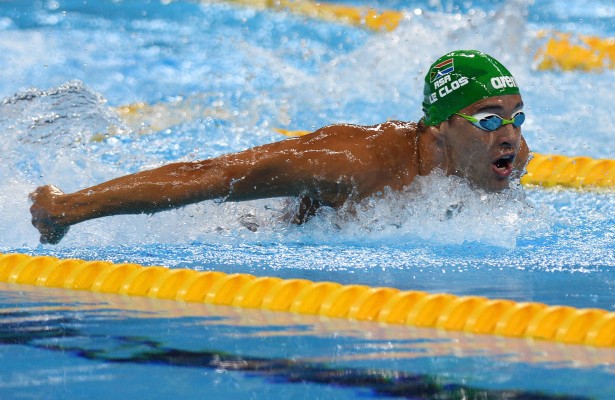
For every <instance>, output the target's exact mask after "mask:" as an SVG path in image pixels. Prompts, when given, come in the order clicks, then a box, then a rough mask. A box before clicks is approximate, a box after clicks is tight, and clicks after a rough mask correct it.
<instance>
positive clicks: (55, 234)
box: [39, 226, 69, 244]
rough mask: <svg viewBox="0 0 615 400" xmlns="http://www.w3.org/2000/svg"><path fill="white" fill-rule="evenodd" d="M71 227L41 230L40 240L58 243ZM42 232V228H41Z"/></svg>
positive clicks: (43, 242) (44, 242)
mask: <svg viewBox="0 0 615 400" xmlns="http://www.w3.org/2000/svg"><path fill="white" fill-rule="evenodd" d="M68 229H69V227H68V226H67V227H61V228H56V229H54V230H52V231H49V232H45V233H43V232H41V237H40V242H41V243H42V244H58V243H60V241H61V240H62V238H63V237H64V236H65V235H66V234H67V233H68ZM39 232H40V230H39Z"/></svg>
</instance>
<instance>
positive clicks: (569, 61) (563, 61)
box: [227, 0, 615, 71]
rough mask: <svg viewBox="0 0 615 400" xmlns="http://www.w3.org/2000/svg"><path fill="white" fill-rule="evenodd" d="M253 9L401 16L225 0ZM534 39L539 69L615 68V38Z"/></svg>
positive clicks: (333, 16)
mask: <svg viewBox="0 0 615 400" xmlns="http://www.w3.org/2000/svg"><path fill="white" fill-rule="evenodd" d="M227 2H229V3H235V4H240V5H243V6H249V7H253V8H257V9H273V10H276V11H286V12H290V13H293V14H297V15H302V16H306V17H308V18H314V19H320V20H323V21H330V22H338V23H343V24H348V25H351V26H358V27H364V28H367V29H371V30H374V31H378V32H382V31H386V32H390V31H393V30H395V29H396V28H397V27H398V26H399V24H400V23H401V21H402V20H403V19H404V12H403V11H398V10H385V11H376V10H374V9H373V8H369V7H353V6H348V5H341V4H334V3H326V2H324V3H317V2H314V1H310V0H227ZM537 38H538V39H543V40H544V39H546V43H545V44H544V47H542V48H540V49H538V51H537V52H536V54H535V60H536V62H537V68H538V69H539V70H548V69H556V70H563V71H571V70H582V71H594V70H603V69H614V68H615V38H600V37H596V36H584V35H572V34H570V33H561V32H547V31H541V32H540V33H539V34H538V37H537Z"/></svg>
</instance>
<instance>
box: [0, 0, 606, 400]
mask: <svg viewBox="0 0 615 400" xmlns="http://www.w3.org/2000/svg"><path fill="white" fill-rule="evenodd" d="M345 3H348V4H353V5H357V4H359V3H358V2H351V1H345ZM360 4H369V5H372V6H375V7H379V8H381V9H384V8H393V9H399V10H406V11H407V12H408V16H407V20H406V21H404V23H402V25H401V26H400V27H398V28H397V29H396V30H395V31H394V32H392V33H389V34H386V33H380V34H377V33H373V32H369V31H366V30H363V29H360V28H356V27H351V26H346V25H342V24H336V23H331V22H324V21H316V20H312V19H308V18H306V17H304V16H298V15H293V14H290V13H287V12H272V11H263V10H256V9H252V8H249V7H245V6H235V5H229V4H225V3H211V4H210V3H206V2H205V3H198V2H171V3H170V4H163V3H161V2H157V1H124V2H122V1H120V2H103V1H101V2H83V1H48V2H35V3H32V2H29V1H14V2H8V3H2V4H0V50H1V51H2V54H3V56H2V57H0V71H1V72H2V77H3V79H2V80H1V81H0V98H4V99H5V101H4V102H3V103H2V104H1V105H0V126H1V127H2V131H3V134H4V137H5V140H4V141H3V142H2V145H1V146H2V147H1V150H2V163H0V176H2V179H0V222H1V223H0V238H2V239H1V240H0V252H4V253H7V252H8V253H10V252H23V253H28V254H51V255H55V256H58V257H77V258H83V259H104V260H110V261H114V262H126V261H130V262H136V263H141V264H144V265H165V266H168V267H171V268H176V267H184V268H194V269H198V270H220V271H224V272H247V273H252V274H255V275H258V276H264V275H273V276H279V277H283V278H307V279H311V280H329V281H336V282H341V283H361V284H367V285H370V286H392V287H397V288H400V289H413V290H425V291H429V292H449V293H454V294H457V295H481V296H487V297H493V298H508V299H513V300H518V301H539V302H545V303H548V304H562V305H572V306H575V307H598V308H603V309H607V310H611V311H613V310H615V294H614V293H615V272H614V271H615V269H614V268H615V251H614V250H615V246H614V242H615V229H614V226H615V223H614V222H615V200H614V198H613V194H612V193H609V192H606V193H605V192H578V191H574V190H544V189H526V190H525V191H524V194H523V193H519V192H518V191H516V192H512V193H509V194H506V195H502V196H486V197H485V196H482V195H481V194H477V193H475V192H472V191H471V190H469V189H468V188H467V187H466V186H465V185H464V184H463V182H458V181H456V180H454V179H447V178H443V177H437V176H435V177H430V178H428V179H424V180H421V181H419V182H417V184H416V185H415V187H413V188H411V189H410V190H409V192H407V193H401V194H399V193H398V194H395V193H390V194H388V195H387V196H385V198H384V199H381V200H371V201H367V202H365V203H364V204H362V205H361V207H360V208H359V210H358V217H352V216H349V215H347V214H345V213H343V212H340V213H335V212H333V211H331V210H323V212H322V213H321V214H319V215H318V216H317V217H316V218H314V219H313V220H312V221H310V222H309V223H308V224H306V225H304V226H302V227H291V226H288V225H287V224H286V223H285V222H283V221H282V220H281V219H280V218H279V217H280V215H281V214H283V213H284V212H285V211H286V210H288V209H289V208H292V207H293V204H292V203H291V204H287V203H288V202H287V201H285V200H280V199H272V200H263V201H254V202H249V203H241V204H218V203H216V202H205V203H202V204H198V205H193V206H189V207H185V208H183V209H181V210H174V211H171V212H165V213H160V214H157V215H153V216H145V215H137V216H119V217H112V218H107V219H104V220H98V221H90V222H86V223H83V224H80V225H77V226H74V227H72V228H71V231H70V232H69V234H68V235H67V237H66V238H65V239H64V240H63V242H62V243H61V244H60V245H58V246H43V245H39V244H38V237H37V234H36V231H35V230H34V229H33V228H32V227H31V225H30V221H29V212H28V208H29V202H28V200H27V194H28V193H29V192H30V191H31V190H33V189H34V188H35V187H36V186H38V185H41V184H47V183H53V184H55V185H57V186H59V187H60V188H62V189H63V190H65V191H67V192H70V191H73V190H78V189H81V188H83V187H85V186H89V185H92V184H95V183H98V182H101V181H103V180H106V179H110V178H113V177H116V176H118V175H122V174H126V173H131V172H135V171H138V170H141V169H144V168H150V167H154V166H158V165H161V164H164V163H167V162H170V161H179V160H181V161H189V160H196V159H201V158H206V157H212V156H216V155H219V154H223V153H226V152H230V151H239V150H242V149H245V148H248V147H250V146H254V145H258V144H262V143H266V142H270V141H273V140H280V139H281V136H280V135H279V134H278V133H275V131H274V130H273V128H276V127H281V128H287V129H307V130H309V129H315V128H318V127H320V126H323V125H327V124H330V123H334V122H352V123H359V124H373V123H378V122H382V121H384V120H387V119H394V118H398V119H403V120H416V119H418V118H420V102H421V100H422V97H421V93H422V84H421V82H422V78H423V75H424V74H425V70H426V68H427V67H428V65H429V64H430V63H431V62H432V61H433V59H435V58H436V57H438V56H439V55H441V54H442V53H444V52H445V51H448V50H452V49H454V48H478V49H480V50H483V51H486V52H488V53H491V54H493V55H495V56H497V57H498V58H500V59H502V61H504V62H505V63H506V65H507V66H508V67H509V69H510V70H511V71H512V72H513V74H514V75H515V77H516V79H517V81H518V82H519V83H520V85H521V88H522V93H523V97H524V102H525V104H526V111H527V115H528V121H527V122H526V125H524V135H525V137H526V138H527V141H528V143H529V145H530V147H531V148H532V150H534V151H536V152H539V153H556V154H565V155H588V156H591V157H595V158H611V159H612V158H615V149H614V147H613V134H614V132H615V123H614V122H613V119H612V104H613V100H614V95H613V91H614V90H615V84H614V83H615V79H614V75H613V71H612V70H609V71H601V72H593V73H583V72H561V71H546V72H538V71H536V68H535V65H536V61H535V60H534V58H533V57H534V54H535V52H536V50H537V49H538V48H540V47H541V46H542V45H543V41H542V40H541V39H537V34H538V32H539V31H541V30H557V31H567V32H573V33H577V34H586V35H598V36H601V37H613V36H615V27H614V26H613V24H612V23H611V22H610V21H612V20H613V17H614V16H615V8H614V6H613V4H612V2H610V1H606V0H605V1H594V2H584V1H572V2H569V3H567V6H566V7H562V6H561V3H560V2H557V1H536V2H534V3H532V4H526V2H524V1H511V2H503V1H498V2H487V1H473V2H466V1H464V2H452V1H441V2H432V1H429V2H428V1H422V2H421V1H419V2H413V3H411V4H408V3H407V2H400V1H393V0H391V1H380V2H368V3H360ZM137 102H143V103H147V104H150V105H156V104H158V105H159V107H160V108H159V109H158V110H163V112H162V113H161V114H160V115H156V112H152V113H151V115H150V116H149V119H148V120H147V121H146V124H145V125H144V126H142V125H136V126H135V125H134V124H132V123H131V122H130V121H127V120H124V119H122V118H121V116H120V115H119V114H118V113H117V108H118V107H120V106H122V105H125V104H132V103H137ZM155 122H156V123H160V124H159V125H157V126H155V127H153V128H151V126H150V125H151V124H153V123H155ZM148 124H149V125H148ZM160 126H162V128H158V127H160ZM100 134H102V135H103V136H104V135H106V136H107V137H106V139H104V140H93V139H95V138H97V137H99V136H100ZM460 202H461V203H463V204H464V209H463V212H461V213H459V214H458V215H455V216H454V218H450V219H447V218H445V217H444V216H445V214H446V209H447V208H448V207H449V206H451V205H454V204H459V203H460ZM246 221H247V222H248V224H246ZM250 224H257V225H258V230H257V231H256V232H252V231H251V230H250V229H248V228H247V226H253V225H250ZM0 298H1V299H0V309H1V310H2V311H1V312H2V317H1V318H0V331H1V335H0V338H2V346H0V366H2V371H3V372H2V374H0V397H1V398H5V397H7V398H81V397H86V396H87V397H88V398H108V393H109V390H113V393H114V396H116V397H118V398H128V397H142V395H143V393H147V395H148V397H152V398H168V397H170V396H177V395H181V396H182V397H185V398H202V397H203V396H207V395H209V396H212V397H213V396H222V397H224V398H242V399H243V398H263V397H265V398H290V397H291V396H292V397H296V398H310V399H312V398H357V397H368V398H369V397H374V398H380V397H383V398H384V397H387V396H389V395H390V392H387V391H386V390H388V389H383V388H382V387H379V386H378V385H376V384H374V382H373V378H374V376H375V377H382V376H387V375H386V374H387V373H389V374H397V376H402V375H403V376H405V377H406V378H407V379H410V378H412V377H414V378H416V379H419V380H420V381H422V382H424V381H430V380H435V381H437V382H439V383H441V384H444V385H449V386H448V389H447V390H448V392H446V390H444V392H445V393H449V394H450V393H455V392H454V390H455V386H454V385H458V386H459V385H466V386H467V387H469V388H478V389H481V390H493V391H494V392H492V395H494V396H497V394H498V393H499V394H501V392H497V391H502V390H508V391H520V393H521V395H520V396H522V397H521V398H523V396H524V395H527V393H529V392H532V393H534V392H536V391H538V392H544V393H546V394H549V395H553V394H564V395H568V396H589V397H592V398H599V399H610V398H613V397H615V385H614V384H613V382H614V381H615V380H614V379H613V378H614V375H615V369H614V367H613V366H614V365H615V353H614V352H613V351H612V350H605V349H594V348H589V347H584V346H566V345H561V344H553V343H543V342H540V341H530V340H511V339H504V338H497V337H486V336H472V335H466V334H460V333H450V332H441V331H435V330H425V329H412V328H407V327H388V326H380V325H377V324H369V323H356V322H352V321H340V320H328V319H324V318H313V317H305V316H295V315H286V314H280V313H277V314H276V313H269V312H259V311H253V310H250V311H248V310H237V309H233V308H225V307H210V306H205V305H194V304H191V305H186V304H181V303H179V304H178V303H176V302H165V301H153V300H148V299H133V298H125V297H122V296H103V295H97V294H92V293H67V292H66V291H60V290H45V289H40V288H28V287H23V286H11V285H2V286H1V287H0ZM182 351H183V352H187V351H189V352H193V353H197V354H198V355H194V354H192V353H191V355H190V356H189V355H187V354H185V353H182V357H183V358H181V360H180V359H179V358H175V360H176V361H175V363H174V364H172V363H169V362H168V359H169V357H170V356H171V355H176V356H177V354H178V352H182ZM221 356H222V357H223V358H224V357H235V359H240V358H243V359H244V361H245V359H248V360H249V361H246V362H243V363H242V362H239V361H238V364H233V367H231V366H229V365H228V364H223V366H222V367H221V366H220V365H218V364H215V363H214V364H211V363H208V361H207V360H209V361H211V360H212V359H213V358H215V357H218V359H219V358H220V357H221ZM165 357H166V358H165ZM191 357H192V358H191ZM195 357H196V358H198V359H199V360H200V361H199V362H195V361H194V358H195ZM187 359H190V360H192V361H190V362H188V361H186V360H187ZM165 360H166V361H165ZM182 360H183V361H182ZM289 360H291V361H297V362H298V363H297V364H296V365H295V364H293V365H289ZM257 362H258V363H265V364H266V365H268V366H269V371H273V372H270V373H263V372H262V371H258V372H257V371H255V370H252V369H250V368H251V367H250V366H251V365H253V364H254V363H257ZM251 363H252V364H251ZM275 363H278V364H275ZM239 364H240V365H239ZM274 364H275V365H274ZM237 365H239V367H237ZM280 365H283V367H280ZM233 368H235V369H236V370H233ZM315 370H317V371H321V372H322V375H324V376H326V378H322V379H320V380H318V378H317V374H315V372H314V371H315ZM339 371H344V373H345V376H347V377H349V378H348V379H349V380H350V378H352V382H353V384H349V382H348V381H343V380H342V378H340V376H339V374H338V375H336V373H337V372H339ZM404 374H406V375H404ZM297 376H298V377H299V378H300V379H298V378H297V379H298V380H300V381H301V382H303V383H296V382H294V381H293V378H292V377H295V378H296V377H297ZM152 377H155V379H152ZM389 381H391V380H390V379H389ZM342 382H346V383H345V384H342ZM357 382H363V384H359V383H357ZM389 384H390V385H389V386H386V387H387V388H389V389H390V387H395V385H394V382H393V383H391V382H389ZM391 385H392V386H391ZM400 385H401V383H399V382H398V386H397V387H398V388H399V386H400ZM451 385H452V386H451ZM110 388H112V389H110ZM50 393H51V394H50ZM408 393H412V392H406V394H407V395H408Z"/></svg>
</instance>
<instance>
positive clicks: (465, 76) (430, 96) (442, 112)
mask: <svg viewBox="0 0 615 400" xmlns="http://www.w3.org/2000/svg"><path fill="white" fill-rule="evenodd" d="M423 94H424V96H425V98H424V100H423V112H424V113H425V125H438V124H439V123H440V122H442V121H446V120H447V119H448V118H449V117H450V116H451V115H453V114H454V113H456V112H458V111H459V110H461V109H462V108H465V107H467V106H469V105H470V104H473V103H476V102H477V101H479V100H482V99H486V98H488V97H494V96H502V95H506V94H519V88H518V87H517V82H516V81H515V78H513V76H512V74H511V73H510V72H509V71H508V70H507V69H506V67H504V66H503V65H502V64H501V63H500V62H499V61H498V60H496V59H495V58H493V57H491V56H489V55H487V54H485V53H482V52H480V51H476V50H457V51H453V52H451V53H448V54H445V55H444V56H442V57H440V58H438V59H437V60H436V62H434V63H433V64H432V65H431V67H430V68H429V72H427V75H426V76H425V89H424V90H423Z"/></svg>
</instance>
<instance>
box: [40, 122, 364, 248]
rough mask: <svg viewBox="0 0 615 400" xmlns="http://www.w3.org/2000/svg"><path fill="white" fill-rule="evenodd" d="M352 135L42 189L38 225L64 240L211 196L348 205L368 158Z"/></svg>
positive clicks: (49, 238) (53, 239) (44, 235)
mask: <svg viewBox="0 0 615 400" xmlns="http://www.w3.org/2000/svg"><path fill="white" fill-rule="evenodd" d="M347 128H348V127H346V126H344V128H342V130H346V129H347ZM331 129H333V130H335V128H329V130H331ZM348 129H350V128H348ZM357 129H358V128H357ZM345 133H347V132H345ZM350 136H352V135H350ZM348 139H349V137H348V136H347V135H346V134H344V135H343V136H340V135H335V134H334V135H330V134H327V133H326V132H324V133H323V131H321V132H320V133H318V132H317V133H314V134H312V135H308V136H304V137H301V138H296V139H288V140H284V141H281V142H275V143H271V144H267V145H264V146H260V147H256V148H253V149H249V150H246V151H243V152H240V153H235V154H228V155H224V156H221V157H217V158H214V159H210V160H204V161H198V162H184V163H174V164H169V165H165V166H163V167H160V168H156V169H152V170H148V171H143V172H139V173H136V174H132V175H127V176H123V177H120V178H117V179H113V180H110V181H108V182H105V183H102V184H99V185H96V186H93V187H90V188H87V189H84V190H81V191H78V192H75V193H71V194H64V193H62V192H61V191H60V190H59V189H57V188H54V187H53V186H43V187H40V188H38V189H36V191H35V192H34V193H32V194H31V196H30V197H31V199H32V201H33V204H32V207H31V209H30V211H31V213H32V224H33V225H34V226H35V227H36V228H37V229H38V230H39V232H40V233H41V242H42V243H57V242H59V241H60V240H61V239H62V237H63V236H64V235H65V234H66V232H67V231H68V227H69V226H71V225H74V224H77V223H79V222H83V221H86V220H90V219H94V218H100V217H105V216H110V215H118V214H140V213H155V212H158V211H163V210H167V209H172V208H177V207H181V206H185V205H187V204H191V203H196V202H199V201H203V200H209V199H223V200H225V201H242V200H252V199H258V198H268V197H279V196H299V195H305V196H315V197H318V198H320V199H324V200H325V201H326V202H328V203H330V204H335V203H336V202H343V201H344V200H345V199H346V198H347V197H348V195H349V194H350V193H351V192H353V190H355V189H356V188H354V184H355V179H354V174H356V171H358V170H360V169H361V168H360V167H358V166H357V164H361V157H362V154H361V150H360V146H358V145H353V144H352V143H349V140H348ZM350 142H352V141H350ZM353 148H354V149H356V150H355V151H353Z"/></svg>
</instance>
